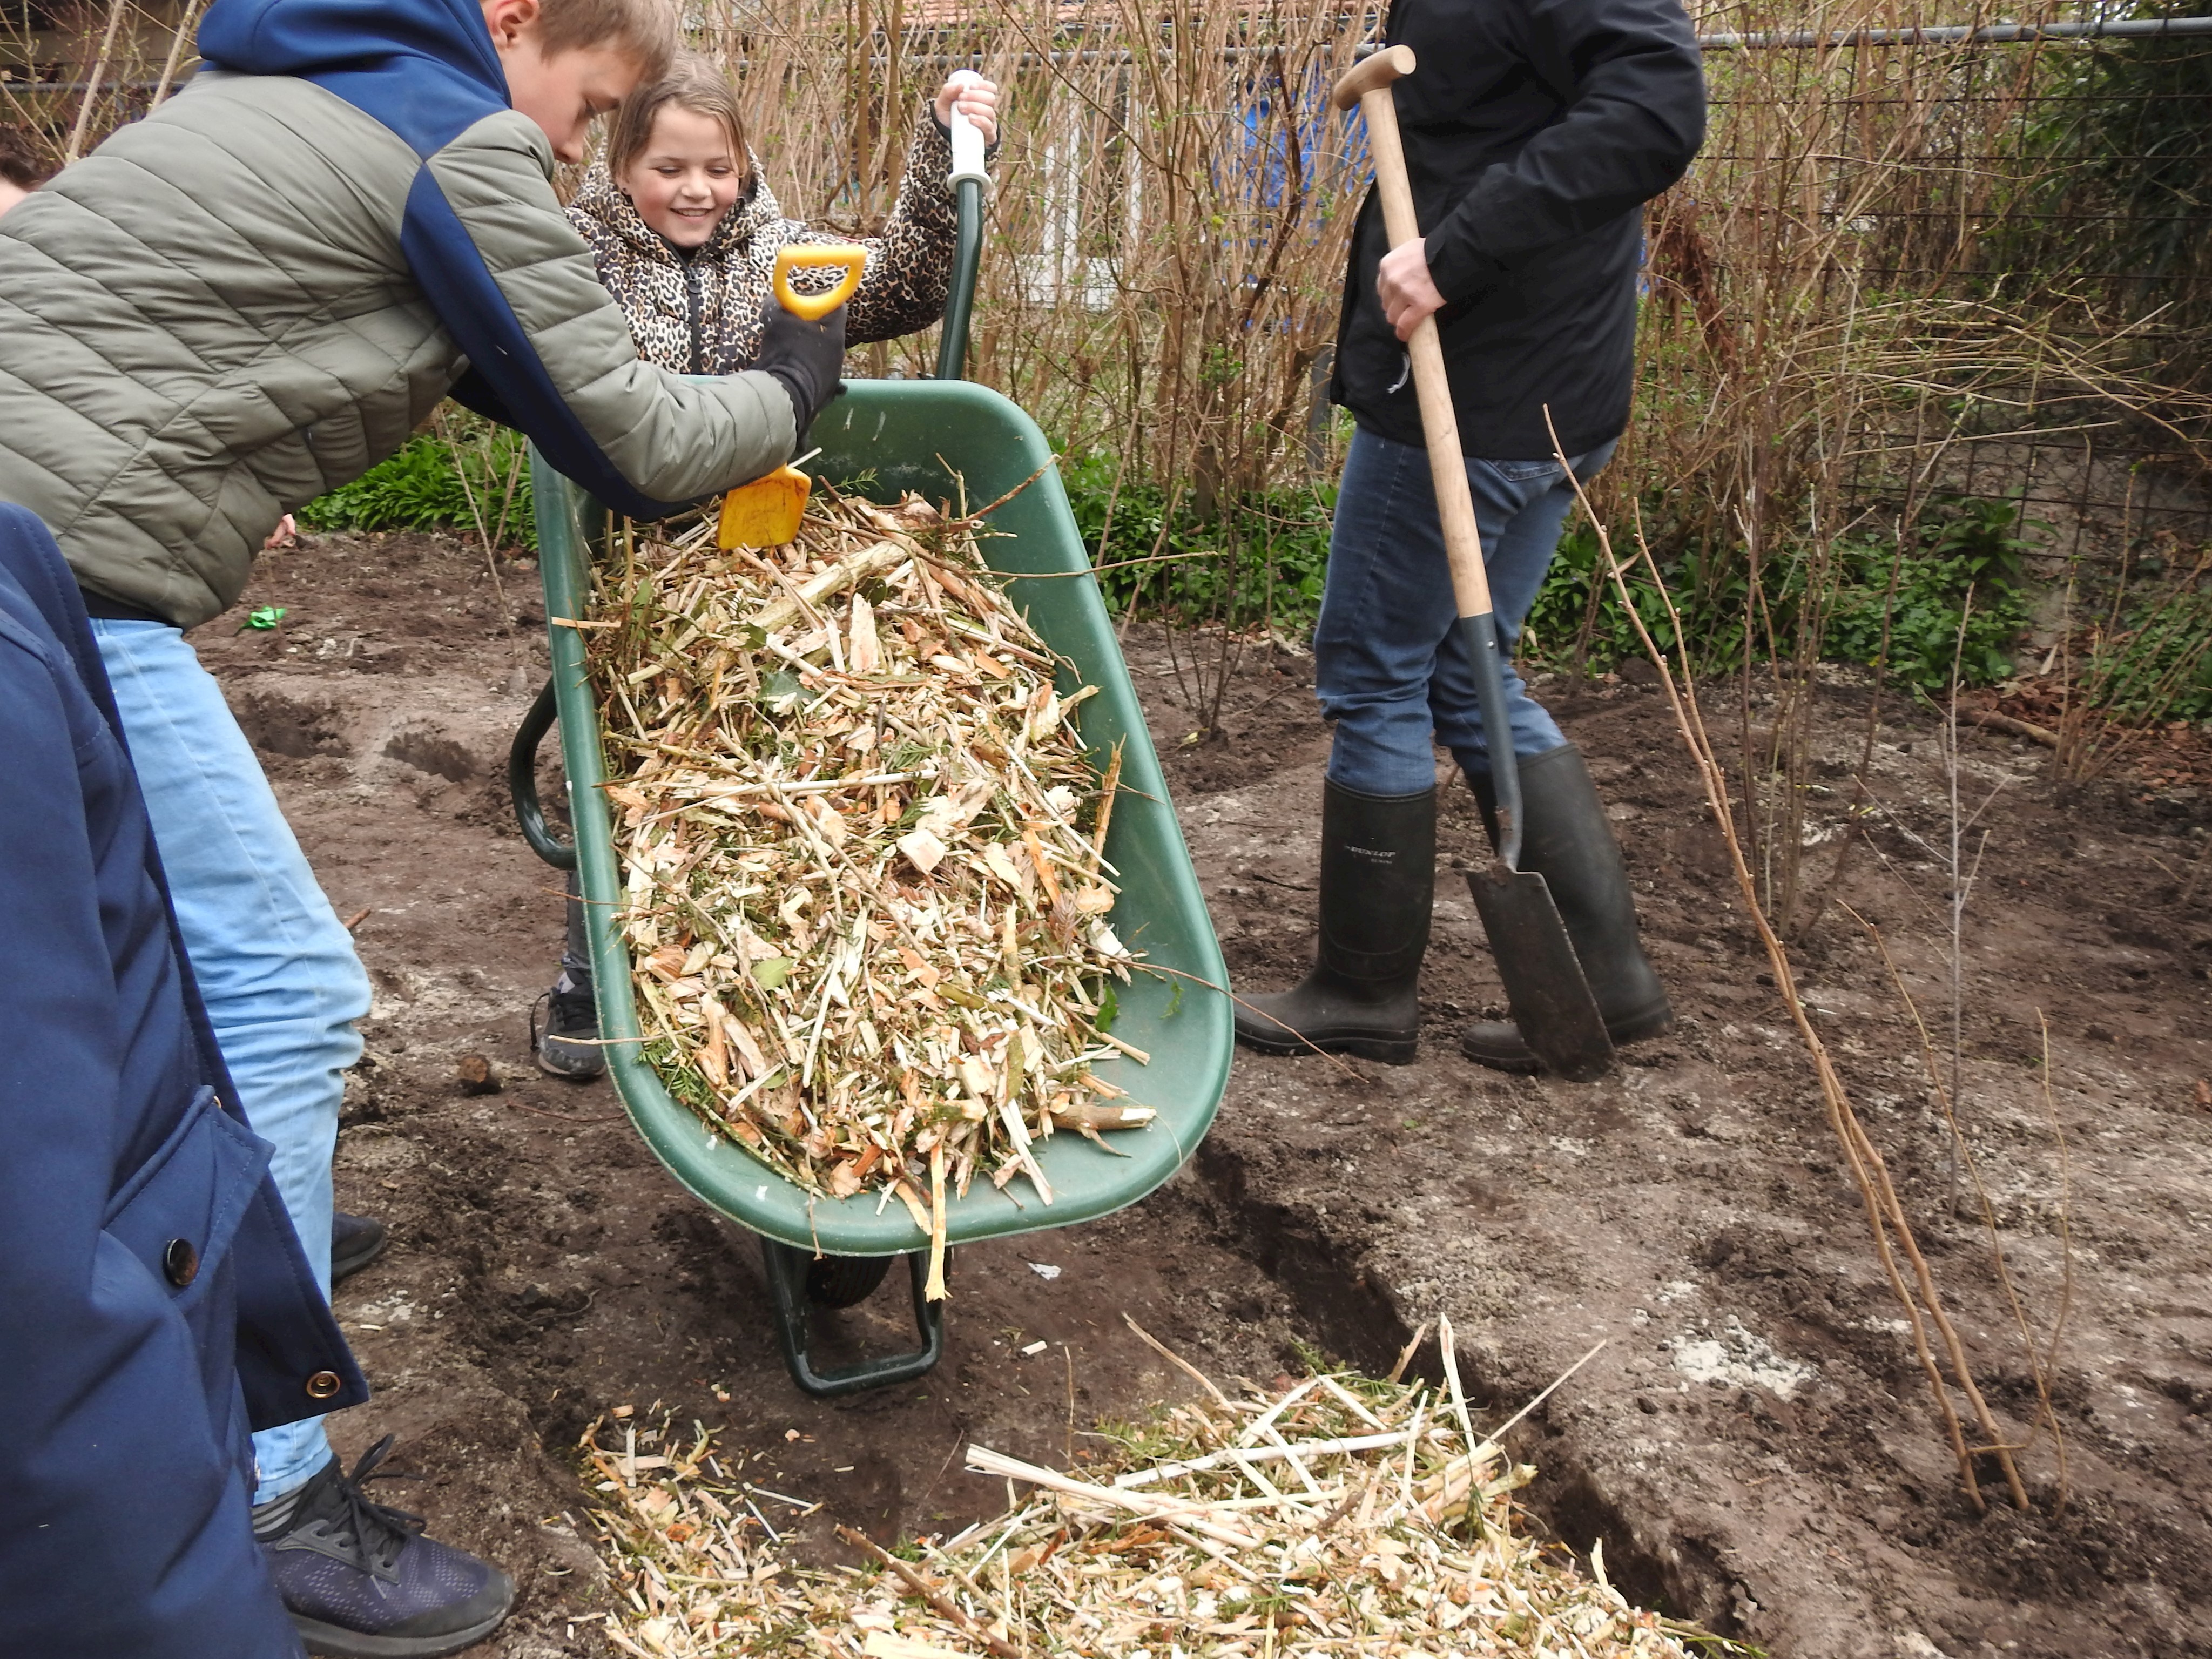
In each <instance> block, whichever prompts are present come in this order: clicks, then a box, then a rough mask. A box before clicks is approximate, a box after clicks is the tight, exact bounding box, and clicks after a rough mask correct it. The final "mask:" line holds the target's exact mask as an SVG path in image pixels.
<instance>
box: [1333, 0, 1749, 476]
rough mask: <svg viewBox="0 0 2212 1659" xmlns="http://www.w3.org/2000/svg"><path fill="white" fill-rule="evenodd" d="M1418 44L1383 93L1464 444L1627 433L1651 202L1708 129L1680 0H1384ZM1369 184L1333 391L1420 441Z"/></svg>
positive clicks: (1500, 453)
mask: <svg viewBox="0 0 2212 1659" xmlns="http://www.w3.org/2000/svg"><path fill="white" fill-rule="evenodd" d="M1384 35H1385V41H1386V44H1388V45H1390V46H1411V47H1412V48H1413V56H1414V59H1415V67H1414V70H1413V74H1411V75H1409V76H1407V77H1406V78H1405V79H1403V80H1401V81H1400V82H1396V83H1395V85H1394V86H1393V87H1392V88H1391V93H1392V95H1393V98H1394V99H1395V102H1396V104H1397V107H1398V125H1399V131H1400V134H1401V137H1402V139H1403V141H1404V143H1405V149H1406V170H1407V173H1408V175H1409V176H1410V178H1411V179H1412V183H1413V209H1414V212H1415V214H1416V216H1418V218H1419V222H1420V227H1421V232H1422V242H1423V244H1424V247H1425V252H1426V254H1427V256H1428V262H1429V274H1430V276H1431V278H1432V279H1433V280H1434V281H1435V283H1436V285H1437V291H1438V292H1440V293H1441V294H1442V295H1443V297H1444V300H1445V302H1446V303H1445V306H1444V308H1443V310H1442V311H1441V312H1439V313H1437V330H1438V332H1439V334H1440V336H1441V337H1442V343H1443V353H1444V364H1445V367H1446V368H1447V370H1448V371H1449V374H1450V378H1451V392H1452V407H1453V410H1454V412H1455V414H1456V415H1457V416H1458V417H1459V435H1460V446H1461V447H1462V449H1464V450H1465V451H1466V452H1467V453H1468V454H1469V455H1474V456H1480V457H1481V458H1483V459H1486V460H1493V461H1509V460H1510V461H1541V460H1549V459H1551V458H1552V436H1551V433H1550V431H1549V430H1548V429H1547V428H1546V426H1545V423H1544V411H1545V410H1546V409H1547V407H1548V408H1549V409H1550V410H1551V413H1552V419H1553V422H1554V423H1556V425H1557V426H1558V428H1559V442H1560V445H1561V447H1563V449H1564V450H1565V453H1566V454H1567V455H1568V456H1570V457H1572V456H1576V455H1580V454H1583V453H1588V452H1589V451H1590V450H1592V449H1595V448H1596V447H1598V446H1599V445H1600V444H1602V443H1606V442H1608V441H1611V440H1612V439H1614V438H1617V437H1619V436H1620V434H1621V431H1622V429H1623V428H1625V427H1626V425H1627V423H1628V402H1629V391H1630V386H1631V382H1632V378H1633V374H1634V368H1633V363H1634V356H1635V345H1636V277H1637V268H1638V263H1639V258H1640V255H1641V252H1642V248H1643V225H1644V216H1643V211H1642V210H1643V205H1644V203H1645V202H1648V201H1650V199H1651V198H1652V197H1654V196H1656V195H1657V194H1658V193H1659V192H1660V191H1662V190H1664V189H1666V188H1667V186H1668V185H1671V184H1673V183H1674V181H1675V180H1676V179H1679V178H1680V177H1681V176H1682V174H1683V173H1684V172H1685V171H1686V170H1687V168H1688V167H1689V165H1690V162H1691V161H1692V159H1693V158H1694V157H1695V156H1696V155H1697V153H1698V147H1699V144H1700V143H1703V142H1704V140H1705V71H1704V68H1703V64H1702V63H1701V61H1700V59H1699V54H1698V44H1697V39H1696V37H1695V35H1694V34H1693V33H1692V30H1691V27H1690V20H1689V18H1688V17H1687V15H1685V14H1684V12H1683V10H1682V7H1681V5H1680V0H1395V3H1393V4H1392V6H1391V7H1390V15H1389V24H1388V26H1387V27H1386V28H1385V30H1384ZM1388 246H1389V237H1388V236H1387V235H1386V234H1384V231H1383V212H1382V205H1381V204H1380V202H1379V201H1378V200H1377V199H1376V196H1375V193H1374V192H1373V191H1369V192H1368V197H1367V199H1366V201H1365V202H1364V203H1363V204H1361V206H1360V210H1359V217H1358V222H1356V224H1355V225H1354V227H1353V229H1352V262H1351V264H1350V266H1349V268H1348V269H1347V270H1346V274H1345V283H1344V307H1343V314H1342V319H1341V321H1340V324H1339V326H1338V330H1337V346H1336V380H1335V384H1334V386H1333V387H1332V392H1333V394H1334V398H1335V399H1336V401H1337V402H1338V403H1340V404H1345V405H1346V406H1347V407H1348V408H1349V409H1350V410H1352V414H1353V415H1354V416H1357V417H1358V422H1359V424H1360V425H1361V426H1363V427H1364V428H1367V429H1368V430H1369V431H1370V432H1373V433H1375V434H1376V435H1378V436H1381V437H1384V438H1389V439H1392V440H1395V441H1397V442H1399V443H1403V444H1413V445H1418V444H1419V443H1420V442H1421V441H1422V440H1421V416H1420V410H1419V404H1417V403H1416V402H1415V398H1414V392H1413V376H1412V375H1411V374H1408V373H1407V366H1406V349H1405V348H1404V347H1403V346H1402V345H1401V344H1400V343H1398V337H1397V335H1396V334H1395V332H1394V331H1392V330H1391V327H1390V325H1389V322H1388V321H1387V320H1385V319H1384V317H1383V303H1382V301H1381V300H1380V299H1379V298H1378V297H1377V295H1376V292H1375V270H1376V265H1377V264H1380V263H1381V261H1382V258H1383V254H1384V252H1387V251H1388Z"/></svg>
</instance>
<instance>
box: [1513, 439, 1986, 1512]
mask: <svg viewBox="0 0 2212 1659" xmlns="http://www.w3.org/2000/svg"><path fill="white" fill-rule="evenodd" d="M1550 419H1551V416H1550V411H1549V410H1547V411H1546V414H1545V421H1546V423H1547V425H1549V423H1550ZM1553 450H1554V453H1557V454H1558V455H1559V459H1560V460H1561V462H1562V464H1563V465H1564V463H1565V453H1564V452H1563V451H1560V450H1559V447H1558V434H1557V433H1556V432H1554V433H1553ZM1568 476H1569V477H1572V476H1573V474H1572V471H1571V470H1570V471H1569V475H1568ZM1576 494H1577V496H1578V497H1579V498H1580V499H1581V501H1582V504H1583V512H1584V513H1588V514H1589V520H1590V526H1591V528H1592V530H1593V532H1595V535H1596V537H1597V539H1598V556H1599V558H1601V560H1603V561H1604V562H1605V566H1606V568H1607V571H1608V572H1609V573H1610V574H1611V576H1612V578H1613V585H1614V588H1615V591H1616V592H1617V593H1618V595H1619V597H1620V601H1621V605H1622V607H1623V609H1624V611H1626V614H1627V616H1628V617H1629V620H1630V621H1631V622H1632V623H1634V624H1635V628H1636V632H1637V635H1638V639H1639V640H1641V641H1642V642H1643V645H1644V651H1645V652H1646V653H1648V654H1649V656H1650V659H1651V662H1652V665H1653V666H1655V667H1656V669H1657V670H1658V671H1659V679H1660V685H1661V688H1662V690H1664V691H1665V692H1666V694H1667V702H1668V708H1670V709H1671V710H1672V711H1673V714H1674V723H1675V726H1676V728H1677V729H1678V730H1679V731H1680V733H1681V737H1682V741H1683V744H1684V745H1685V746H1686V748H1687V749H1688V750H1689V751H1690V759H1691V763H1692V764H1693V765H1694V766H1695V767H1696V768H1697V771H1698V776H1699V782H1700V783H1701V784H1702V785H1703V787H1704V789H1705V802H1706V805H1707V806H1708V807H1709V808H1710V809H1711V812H1712V817H1713V822H1714V823H1715V825H1716V826H1717V828H1718V829H1719V830H1720V833H1721V838H1722V840H1723V842H1724V843H1725V844H1726V846H1727V848H1728V854H1729V864H1730V866H1732V868H1733V869H1734V872H1735V878H1736V886H1737V889H1738V891H1739V894H1740V896H1741V898H1742V900H1743V903H1744V907H1745V908H1746V910H1747V912H1748V913H1749V915H1750V917H1751V921H1752V925H1753V927H1754V929H1756V931H1757V932H1758V934H1759V943H1760V944H1761V945H1763V946H1765V951H1766V958H1767V963H1768V965H1769V966H1770V968H1771V969H1772V971H1773V975H1774V984H1775V988H1776V990H1777V991H1778V993H1779V994H1781V997H1782V1000H1783V1004H1784V1006H1785V1007H1787V1008H1788V1009H1789V1011H1790V1019H1791V1021H1792V1023H1793V1024H1796V1028H1797V1035H1798V1037H1799V1039H1800V1041H1802V1042H1803V1044H1804V1045H1805V1051H1806V1054H1808V1056H1809V1057H1810V1059H1811V1060H1812V1062H1813V1070H1814V1076H1815V1077H1816V1078H1817V1079H1818V1080H1819V1083H1820V1097H1821V1100H1822V1103H1824V1104H1825V1106H1826V1109H1827V1113H1828V1122H1829V1127H1830V1128H1831V1129H1832V1131H1833V1132H1834V1133H1835V1136H1836V1139H1837V1141H1838V1145H1839V1146H1841V1147H1842V1149H1843V1152H1844V1160H1845V1162H1846V1163H1847V1164H1850V1170H1851V1175H1852V1178H1853V1180H1854V1181H1855V1182H1857V1186H1858V1188H1859V1196H1860V1199H1861V1200H1862V1202H1863V1204H1864V1206H1865V1209H1866V1216H1867V1225H1868V1228H1869V1231H1870V1232H1871V1233H1872V1234H1873V1237H1874V1242H1875V1252H1876V1254H1877V1255H1878V1256H1879V1257H1880V1259H1881V1267H1882V1271H1883V1273H1884V1274H1885V1275H1886V1276H1887V1278H1888V1279H1889V1282H1890V1288H1891V1291H1893V1294H1894V1295H1895V1296H1896V1297H1897V1299H1898V1302H1899V1304H1900V1305H1901V1306H1902V1307H1903V1308H1904V1310H1905V1316H1906V1320H1907V1322H1909V1323H1910V1325H1911V1328H1912V1340H1913V1346H1914V1349H1915V1351H1916V1352H1917V1356H1918V1358H1919V1360H1920V1366H1921V1370H1922V1371H1923V1373H1924V1374H1925V1375H1926V1376H1927V1378H1928V1383H1929V1390H1930V1392H1931V1393H1932V1394H1933V1395H1935V1398H1936V1408H1937V1413H1938V1415H1939V1416H1940V1418H1941V1419H1942V1423H1943V1425H1944V1431H1945V1434H1946V1437H1947V1438H1948V1440H1949V1442H1950V1444H1951V1450H1952V1455H1954V1458H1955V1459H1956V1460H1957V1462H1958V1465H1959V1480H1960V1486H1961V1487H1962V1488H1963V1489H1964V1491H1965V1492H1966V1497H1967V1499H1968V1501H1969V1502H1971V1503H1972V1504H1973V1505H1974V1507H1975V1509H1976V1510H1981V1509H1982V1508H1983V1507H1984V1500H1983V1498H1982V1493H1981V1484H1980V1482H1979V1481H1978V1480H1976V1478H1975V1475H1974V1465H1973V1454H1972V1452H1970V1451H1969V1450H1968V1449H1967V1446H1966V1436H1965V1432H1964V1431H1963V1429H1962V1428H1961V1426H1960V1421H1959V1414H1958V1411H1957V1409H1956V1407H1954V1405H1953V1404H1952V1401H1951V1397H1950V1395H1949V1392H1948V1389H1946V1388H1945V1387H1944V1383H1943V1378H1942V1371H1941V1370H1940V1369H1939V1368H1938V1366H1937V1364H1936V1358H1935V1355H1934V1352H1932V1350H1931V1349H1930V1347H1929V1341H1928V1332H1927V1327H1928V1324H1929V1323H1930V1322H1933V1323H1934V1324H1935V1326H1936V1329H1937V1331H1938V1332H1939V1333H1940V1334H1942V1337H1943V1340H1944V1346H1945V1348H1946V1350H1947V1352H1948V1356H1949V1358H1950V1360H1951V1364H1952V1370H1953V1371H1954V1376H1955V1378H1956V1380H1957V1382H1958V1383H1959V1384H1960V1388H1961V1390H1962V1391H1963V1392H1964V1393H1965V1394H1966V1397H1967V1400H1968V1401H1970V1402H1971V1403H1972V1406H1973V1407H1974V1411H1975V1416H1976V1421H1977V1423H1978V1425H1979V1426H1980V1427H1981V1429H1982V1430H1983V1431H1984V1437H1985V1438H1986V1440H1987V1441H1988V1442H1989V1444H1988V1445H1987V1446H1986V1447H1984V1448H1982V1449H1984V1450H1989V1451H1993V1452H1994V1453H1995V1454H1996V1457H1997V1459H1998V1462H1999V1463H2000V1465H2001V1466H2002V1468H2003V1470H2004V1473H2005V1476H2006V1481H2007V1485H2008V1487H2009V1488H2010V1490H2011V1492H2012V1497H2013V1502H2014V1503H2015V1505H2017V1506H2018V1507H2019V1508H2021V1509H2023V1510H2024V1509H2026V1508H2027V1489H2026V1487H2025V1486H2022V1485H2021V1479H2020V1474H2019V1471H2018V1470H2017V1469H2016V1468H2015V1467H2014V1465H2013V1462H2012V1457H2011V1454H2010V1451H2009V1450H2008V1448H2007V1447H2006V1446H2005V1444H2004V1442H2003V1437H2002V1436H2001V1435H2000V1434H1998V1432H1997V1431H1996V1423H1995V1421H1994V1419H1991V1418H1990V1413H1989V1408H1988V1407H1987V1405H1986V1404H1985V1403H1984V1401H1983V1400H1982V1396H1981V1394H1980V1391H1979V1390H1978V1389H1976V1388H1975V1387H1974V1384H1973V1379H1972V1375H1971V1374H1970V1372H1969V1370H1968V1367H1967V1364H1966V1352H1965V1348H1964V1346H1963V1345H1962V1344H1961V1343H1960V1341H1959V1340H1958V1334H1957V1333H1956V1331H1955V1330H1954V1329H1953V1328H1952V1327H1951V1323H1950V1321H1949V1319H1948V1317H1947V1316H1945V1315H1944V1313H1943V1311H1942V1300H1941V1298H1940V1297H1938V1296H1937V1294H1936V1285H1935V1279H1934V1277H1933V1275H1932V1274H1930V1273H1929V1271H1928V1267H1927V1263H1926V1261H1925V1260H1924V1259H1923V1257H1922V1256H1921V1255H1920V1251H1919V1247H1918V1244H1917V1242H1916V1241H1915V1239H1914V1238H1913V1235H1912V1228H1911V1223H1910V1222H1909V1221H1908V1220H1907V1219H1906V1218H1905V1212H1904V1209H1903V1206H1900V1205H1899V1202H1898V1200H1897V1194H1896V1191H1895V1188H1893V1187H1892V1185H1891V1184H1890V1181H1889V1176H1888V1171H1887V1169H1886V1168H1885V1167H1884V1165H1883V1164H1882V1162H1881V1154H1880V1153H1879V1152H1876V1151H1875V1147H1874V1145H1873V1143H1872V1142H1871V1141H1870V1140H1869V1139H1867V1136H1866V1133H1865V1131H1864V1130H1863V1129H1862V1128H1861V1127H1859V1123H1858V1119H1857V1115H1856V1114H1855V1113H1854V1112H1853V1110H1852V1109H1851V1103H1850V1095H1849V1094H1848V1093H1847V1092H1846V1091H1845V1090H1844V1085H1843V1079H1841V1078H1840V1077H1839V1076H1838V1074H1837V1072H1836V1069H1835V1064H1834V1062H1833V1060H1831V1058H1830V1057H1829V1054H1828V1048H1827V1045H1826V1043H1825V1042H1822V1041H1821V1040H1820V1033H1819V1032H1817V1031H1815V1030H1814V1029H1813V1023H1812V1020H1811V1018H1809V1017H1808V1015H1807V1013H1806V1012H1805V1005H1804V1002H1803V1000H1802V998H1800V997H1799V996H1798V994H1797V981H1796V972H1795V969H1794V967H1793V964H1792V963H1791V962H1790V953H1789V951H1787V950H1786V949H1785V948H1784V945H1783V943H1782V939H1781V937H1780V936H1779V935H1778V933H1776V932H1775V930H1774V926H1773V924H1772V922H1771V921H1769V920H1768V917H1767V915H1766V911H1765V908H1764V907H1763V906H1762V905H1761V904H1760V903H1759V887H1758V883H1757V880H1756V878H1754V877H1753V874H1752V871H1751V866H1750V865H1749V864H1748V863H1747V862H1746V860H1745V858H1744V851H1743V844H1742V842H1741V840H1740V839H1739V837H1738V836H1737V834H1736V829H1735V813H1734V812H1733V811H1730V809H1729V797H1728V782H1727V780H1726V778H1725V777H1724V776H1723V774H1722V771H1721V767H1720V763H1719V761H1718V760H1717V758H1716V757H1715V754H1714V750H1713V745H1712V741H1711V738H1709V737H1708V736H1707V735H1706V733H1705V718H1704V716H1703V714H1701V713H1700V712H1699V708H1698V699H1697V687H1696V684H1695V682H1694V681H1693V680H1692V679H1691V678H1690V676H1689V672H1688V670H1687V667H1686V666H1685V667H1684V669H1683V671H1682V674H1681V677H1680V680H1679V681H1678V679H1677V678H1676V676H1675V672H1674V669H1673V668H1672V667H1670V666H1669V665H1668V660H1667V655H1666V653H1664V652H1662V651H1661V650H1660V649H1659V647H1658V642H1657V641H1655V640H1654V639H1653V638H1652V637H1651V632H1650V629H1649V628H1647V627H1646V626H1645V624H1644V618H1643V616H1642V614H1641V613H1640V612H1638V611H1637V609H1636V605H1635V603H1634V600H1633V599H1632V596H1631V594H1630V593H1629V591H1628V583H1627V580H1626V572H1625V568H1624V567H1623V566H1622V564H1621V562H1620V560H1619V559H1618V558H1617V557H1615V556H1614V554H1613V539H1612V537H1611V535H1610V534H1609V533H1608V532H1607V529H1606V526H1605V525H1604V523H1603V521H1602V520H1600V519H1599V517H1598V515H1597V513H1595V510H1594V509H1593V508H1592V507H1590V504H1589V496H1588V495H1587V494H1586V493H1585V492H1584V491H1583V488H1582V485H1581V483H1580V482H1579V481H1577V483H1576ZM1636 545H1637V553H1638V557H1639V558H1640V559H1641V560H1642V562H1644V567H1645V569H1646V570H1647V572H1648V573H1649V575H1650V580H1651V582H1652V584H1653V586H1654V588H1655V590H1656V592H1657V593H1658V595H1659V598H1660V600H1661V602H1662V604H1663V605H1665V606H1666V608H1667V617H1668V623H1669V624H1670V626H1671V627H1672V628H1673V629H1674V637H1675V638H1676V639H1680V638H1681V637H1682V636H1683V635H1682V623H1681V617H1680V613H1678V612H1677V611H1676V610H1675V609H1674V597H1673V595H1672V594H1671V593H1670V592H1668V587H1667V583H1666V580H1665V579H1664V577H1663V576H1662V574H1660V570H1659V563H1658V561H1657V560H1656V559H1654V558H1653V557H1652V556H1651V550H1650V545H1649V544H1648V543H1646V541H1645V540H1644V535H1643V532H1642V529H1641V526H1640V525H1639V527H1638V532H1637V538H1636ZM1892 1233H1894V1234H1895V1236H1896V1239H1897V1243H1898V1246H1899V1248H1901V1249H1903V1250H1904V1252H1905V1255H1906V1257H1907V1259H1908V1260H1909V1261H1911V1264H1912V1267H1913V1273H1914V1278H1915V1279H1916V1281H1917V1285H1918V1286H1919V1293H1920V1300H1918V1301H1916V1299H1915V1298H1914V1296H1913V1294H1912V1292H1911V1291H1910V1290H1909V1289H1908V1288H1907V1287H1906V1285H1905V1279H1904V1275H1903V1274H1902V1273H1900V1272H1899V1269H1898V1266H1897V1262H1896V1259H1895V1256H1894V1255H1893V1251H1892V1248H1891V1240H1890V1235H1891V1234H1892ZM1923 1302H1924V1304H1926V1305H1925V1309H1924V1311H1923V1305H1922V1304H1923Z"/></svg>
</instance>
